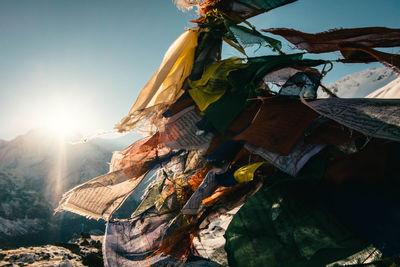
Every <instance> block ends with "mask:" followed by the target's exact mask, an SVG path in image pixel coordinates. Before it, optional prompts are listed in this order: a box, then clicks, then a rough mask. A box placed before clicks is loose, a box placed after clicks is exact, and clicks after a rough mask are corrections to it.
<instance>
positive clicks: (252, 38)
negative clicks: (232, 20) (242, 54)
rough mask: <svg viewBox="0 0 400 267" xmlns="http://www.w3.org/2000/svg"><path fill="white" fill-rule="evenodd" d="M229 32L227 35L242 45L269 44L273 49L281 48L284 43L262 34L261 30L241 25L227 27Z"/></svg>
mask: <svg viewBox="0 0 400 267" xmlns="http://www.w3.org/2000/svg"><path fill="white" fill-rule="evenodd" d="M227 29H228V32H227V33H226V34H225V37H226V38H228V39H230V40H231V41H233V42H235V43H236V44H237V45H239V46H240V47H244V48H246V47H249V46H252V45H259V46H269V47H271V48H272V49H273V50H280V49H281V48H282V43H281V42H280V41H278V40H276V39H273V38H270V37H268V36H265V35H262V34H261V33H260V32H258V31H256V30H254V29H249V28H246V27H243V26H241V25H231V26H228V27H227Z"/></svg>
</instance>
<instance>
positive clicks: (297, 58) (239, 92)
mask: <svg viewBox="0 0 400 267" xmlns="http://www.w3.org/2000/svg"><path fill="white" fill-rule="evenodd" d="M302 56H303V54H292V55H279V56H265V57H255V58H249V59H248V62H247V65H246V67H245V68H242V69H239V70H235V71H232V72H230V73H229V75H228V82H229V83H230V85H231V89H230V90H227V91H226V93H225V94H224V95H223V96H222V97H221V98H220V99H219V100H218V101H216V102H214V103H212V104H211V105H210V106H209V107H208V108H207V109H206V110H205V111H204V114H205V116H206V117H207V119H208V120H209V121H210V122H211V124H212V125H213V126H214V128H215V129H216V130H217V131H218V132H219V133H221V134H222V133H224V132H225V130H226V129H227V128H228V126H229V124H230V123H231V122H232V121H233V120H234V119H235V118H236V116H237V115H239V114H240V112H241V111H242V110H243V109H244V108H245V107H246V105H247V99H248V98H252V97H257V96H258V93H259V92H257V91H256V88H257V85H258V83H259V82H260V80H261V79H262V78H263V77H264V76H265V75H266V74H268V73H270V72H271V71H274V70H277V69H281V68H284V67H288V66H294V65H297V66H316V65H320V64H323V63H325V61H323V60H310V59H302Z"/></svg>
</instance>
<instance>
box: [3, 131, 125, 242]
mask: <svg viewBox="0 0 400 267" xmlns="http://www.w3.org/2000/svg"><path fill="white" fill-rule="evenodd" d="M68 140H74V141H76V140H79V137H78V136H76V135H74V136H70V137H69V139H66V140H62V139H60V138H58V137H56V136H52V135H49V134H48V133H47V132H46V131H41V130H34V131H30V132H29V133H27V134H25V135H21V136H18V137H17V138H15V139H13V140H11V141H9V142H3V143H2V145H0V186H1V188H2V191H1V194H0V248H12V247H16V246H31V245H40V244H46V243H51V242H56V241H66V240H68V239H70V238H71V236H72V234H73V233H76V232H82V231H90V230H92V229H98V230H101V231H103V230H104V222H96V221H93V220H87V219H86V218H83V217H81V216H77V215H74V214H70V213H61V214H56V215H55V216H53V209H54V208H55V207H56V205H57V204H58V202H59V200H60V198H61V196H62V194H63V193H64V192H66V191H68V190H69V189H71V188H73V187H74V186H76V185H78V184H81V183H83V182H85V181H87V180H90V179H92V178H94V177H96V176H99V175H102V174H104V173H106V172H108V162H109V160H110V159H111V155H112V152H113V151H115V150H121V149H122V148H124V145H121V144H118V143H119V142H115V140H104V139H94V140H91V141H90V142H88V143H77V144H72V143H71V142H70V141H68Z"/></svg>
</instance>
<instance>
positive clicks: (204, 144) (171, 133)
mask: <svg viewBox="0 0 400 267" xmlns="http://www.w3.org/2000/svg"><path fill="white" fill-rule="evenodd" d="M194 109H195V107H194V106H191V107H188V108H186V109H184V110H182V111H181V112H179V113H177V114H175V115H174V116H172V117H169V118H166V119H163V120H161V121H160V122H158V123H157V124H160V126H159V132H160V139H161V142H162V143H163V144H164V145H165V146H167V147H169V148H171V149H186V150H191V149H204V150H205V149H207V148H208V145H209V144H210V142H211V138H212V134H211V133H207V134H206V133H203V132H202V131H200V130H199V129H198V128H197V126H196V123H197V122H198V121H200V120H201V116H200V115H198V114H197V113H196V112H195V110H194Z"/></svg>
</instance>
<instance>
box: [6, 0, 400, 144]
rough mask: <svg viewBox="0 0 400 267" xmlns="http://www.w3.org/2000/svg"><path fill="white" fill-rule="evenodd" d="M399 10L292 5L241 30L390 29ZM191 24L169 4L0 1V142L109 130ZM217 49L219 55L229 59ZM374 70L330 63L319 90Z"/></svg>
mask: <svg viewBox="0 0 400 267" xmlns="http://www.w3.org/2000/svg"><path fill="white" fill-rule="evenodd" d="M399 12H400V1H399V0H381V1H376V0H335V1H334V0H325V1H321V0H299V1H297V2H295V3H293V4H289V5H287V6H283V7H280V8H277V9H275V10H273V11H271V12H268V13H266V14H262V15H259V16H257V17H255V18H252V19H250V22H251V23H252V24H253V25H255V26H256V28H257V29H262V28H269V27H289V28H296V29H298V30H301V31H306V32H319V31H324V30H328V29H332V28H345V27H366V26H387V27H392V28H400V20H399V19H398V14H399ZM195 18H196V15H195V13H194V12H189V13H183V12H181V11H180V10H178V9H177V8H176V7H175V6H174V4H173V2H172V0H146V1H136V0H1V1H0V125H1V127H0V139H4V140H11V139H13V138H14V137H16V136H17V135H21V134H24V133H26V132H27V131H29V130H30V129H33V128H38V127H43V125H51V124H53V125H62V124H63V125H69V126H70V127H75V128H78V129H79V131H80V132H81V133H82V134H84V135H90V134H94V133H96V132H99V131H108V130H112V128H113V126H114V124H115V123H116V122H118V121H119V120H120V119H121V118H122V117H124V116H125V115H126V114H127V113H128V111H129V109H130V107H131V106H132V104H133V102H134V101H135V99H136V96H137V95H138V93H139V92H140V90H141V88H142V87H143V86H144V85H145V84H146V82H147V81H148V79H149V78H150V77H151V76H152V74H153V73H154V72H155V71H156V69H157V68H158V66H159V64H160V63H161V60H162V58H163V55H164V53H165V52H166V50H167V49H168V47H169V45H170V44H171V43H172V42H173V41H174V40H175V39H176V38H177V37H178V36H179V35H180V34H181V33H183V32H184V31H185V27H194V26H195V25H194V24H192V23H190V22H188V21H189V20H192V19H195ZM224 48H225V50H224V57H228V56H234V55H237V54H235V53H234V51H233V50H232V49H230V48H227V47H226V46H224ZM262 51H263V50H261V52H262ZM389 51H390V52H394V53H399V52H400V49H398V48H394V49H391V50H389ZM258 53H260V51H258ZM379 66H380V65H379V64H369V65H362V64H355V65H351V66H350V65H343V64H337V65H336V66H335V68H334V70H333V71H332V72H331V73H330V74H329V75H328V76H327V77H326V80H325V81H324V82H330V81H335V80H337V79H339V78H340V77H342V76H344V75H346V74H349V73H352V72H356V71H360V70H362V69H365V68H369V67H379Z"/></svg>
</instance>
